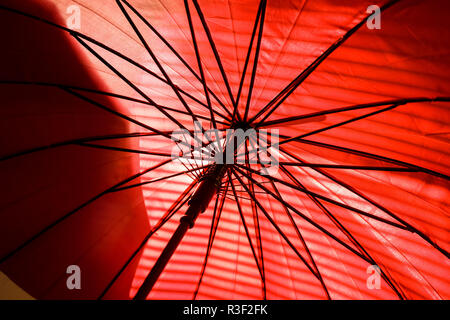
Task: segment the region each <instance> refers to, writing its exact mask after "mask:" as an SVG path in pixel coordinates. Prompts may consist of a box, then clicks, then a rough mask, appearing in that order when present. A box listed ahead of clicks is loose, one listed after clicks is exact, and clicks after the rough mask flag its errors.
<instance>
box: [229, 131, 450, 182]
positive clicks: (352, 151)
mask: <svg viewBox="0 0 450 320" xmlns="http://www.w3.org/2000/svg"><path fill="white" fill-rule="evenodd" d="M261 132H262V133H264V134H266V135H267V133H266V132H264V131H261ZM285 138H286V140H283V141H281V142H277V143H274V144H271V145H269V146H267V147H264V148H261V150H260V151H264V150H267V149H269V148H271V147H274V146H279V145H281V144H284V143H287V142H300V143H304V144H310V145H315V146H319V147H323V148H327V149H332V150H338V151H341V152H344V153H349V154H355V155H358V156H362V157H365V158H371V159H375V160H382V161H385V162H388V163H392V164H395V165H399V166H406V167H409V168H417V169H419V171H420V172H424V173H427V174H430V175H433V176H436V177H440V178H443V179H446V180H450V176H448V175H446V174H443V173H440V172H437V171H434V170H431V169H427V168H424V167H421V166H418V165H414V164H411V163H407V162H405V161H400V160H396V159H393V158H389V157H385V156H380V155H376V154H373V153H369V152H365V151H360V150H356V149H351V148H347V147H341V146H338V145H331V144H327V143H324V142H318V141H313V140H306V139H303V138H299V137H298V136H297V137H285ZM255 152H256V151H254V150H252V151H250V153H255ZM238 156H242V154H240V155H238Z"/></svg>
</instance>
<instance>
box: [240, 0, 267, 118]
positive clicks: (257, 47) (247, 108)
mask: <svg viewBox="0 0 450 320" xmlns="http://www.w3.org/2000/svg"><path fill="white" fill-rule="evenodd" d="M261 2H262V11H261V18H260V22H259V30H258V39H257V41H256V49H255V59H254V61H253V69H252V75H251V78H250V86H249V89H248V95H247V103H246V105H245V113H244V122H246V121H247V118H248V111H249V109H250V102H251V99H252V92H253V86H254V85H255V77H256V69H257V67H258V59H259V52H260V50H261V40H262V36H263V29H264V18H265V15H266V5H267V1H266V0H261Z"/></svg>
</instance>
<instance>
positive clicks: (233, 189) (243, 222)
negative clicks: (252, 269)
mask: <svg viewBox="0 0 450 320" xmlns="http://www.w3.org/2000/svg"><path fill="white" fill-rule="evenodd" d="M227 172H228V179H230V178H231V173H230V171H229V170H228V171H227ZM230 184H231V190H232V191H233V195H234V199H235V200H236V206H237V208H238V212H239V216H240V217H241V221H242V225H243V226H244V230H245V235H246V236H247V240H248V244H249V245H250V249H251V250H252V255H253V258H254V259H255V263H256V267H257V268H258V271H259V275H260V277H261V283H262V284H263V283H264V274H263V272H262V269H261V266H260V264H259V261H258V257H257V256H256V252H255V247H254V246H253V242H252V239H251V237H250V233H249V231H248V227H247V224H246V223H245V219H244V214H243V213H242V208H241V204H240V202H239V199H238V197H237V195H236V189H235V185H234V182H233V181H232V180H230Z"/></svg>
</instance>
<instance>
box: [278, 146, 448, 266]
mask: <svg viewBox="0 0 450 320" xmlns="http://www.w3.org/2000/svg"><path fill="white" fill-rule="evenodd" d="M280 151H282V152H284V153H285V154H287V155H288V156H290V157H292V158H294V159H295V160H297V161H300V162H304V161H303V160H301V159H300V158H298V157H296V156H295V155H293V154H292V153H290V152H288V151H287V150H285V149H283V148H280ZM312 169H313V170H314V171H316V172H318V173H320V174H322V175H323V176H325V177H327V178H328V179H330V180H331V181H333V182H334V183H337V184H338V185H340V186H342V187H344V188H345V189H347V190H349V191H350V192H352V193H354V194H356V195H357V196H359V197H361V198H362V199H364V200H365V201H367V202H368V203H370V204H372V205H374V206H375V207H377V208H378V209H380V210H382V211H383V212H385V213H386V214H388V215H389V216H391V217H392V218H394V219H396V220H397V221H398V222H400V223H402V224H404V225H405V226H406V227H408V228H410V229H411V231H413V232H414V233H416V234H418V235H419V236H420V237H421V238H422V239H424V240H425V241H426V242H428V243H429V244H431V245H432V246H433V247H434V248H436V249H437V250H439V251H440V252H441V253H443V254H444V255H445V256H446V257H447V258H450V254H449V253H448V252H447V251H446V250H444V249H443V248H441V247H440V246H438V245H437V244H436V243H434V242H433V241H432V240H431V239H430V238H429V237H428V236H427V235H425V234H424V233H423V232H421V231H420V230H418V229H417V228H415V227H414V226H412V225H411V224H409V223H408V222H406V221H404V220H403V219H401V218H400V217H398V216H397V215H396V214H394V213H393V212H391V211H390V210H388V209H387V208H385V207H384V206H382V205H381V204H379V203H377V202H376V201H374V200H372V199H370V198H369V197H367V196H366V195H364V194H362V193H361V192H359V191H358V190H357V189H355V188H354V187H352V186H351V185H349V184H347V183H345V182H344V181H342V180H340V179H338V178H336V177H334V176H333V175H331V174H330V173H328V172H326V171H324V170H320V168H317V167H312Z"/></svg>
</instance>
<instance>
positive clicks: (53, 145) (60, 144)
mask: <svg viewBox="0 0 450 320" xmlns="http://www.w3.org/2000/svg"><path fill="white" fill-rule="evenodd" d="M156 135H159V134H155V133H139V132H137V133H127V134H116V135H105V136H93V137H87V138H79V139H70V140H65V141H61V142H55V143H50V144H48V145H44V146H39V147H35V148H31V149H26V150H22V151H19V152H16V153H12V154H8V155H5V156H2V157H1V158H0V162H1V161H6V160H9V159H12V158H15V157H20V156H23V155H27V154H30V153H33V152H38V151H44V150H48V149H53V148H57V147H63V146H68V145H73V144H78V143H83V142H91V141H104V140H113V139H123V138H136V137H147V136H156Z"/></svg>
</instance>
